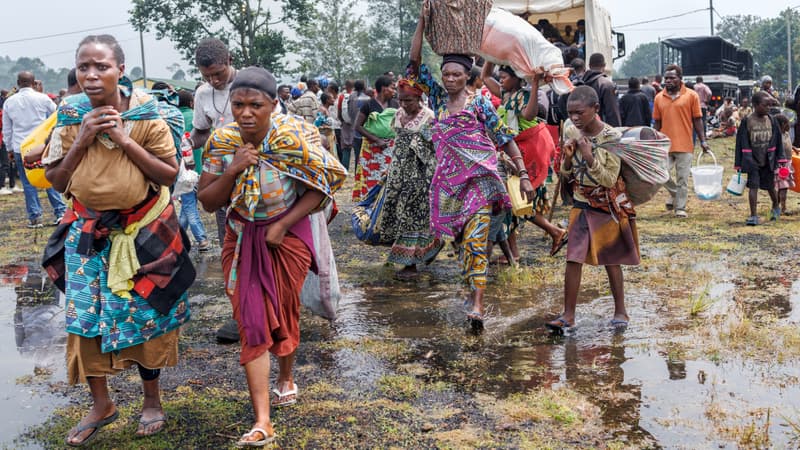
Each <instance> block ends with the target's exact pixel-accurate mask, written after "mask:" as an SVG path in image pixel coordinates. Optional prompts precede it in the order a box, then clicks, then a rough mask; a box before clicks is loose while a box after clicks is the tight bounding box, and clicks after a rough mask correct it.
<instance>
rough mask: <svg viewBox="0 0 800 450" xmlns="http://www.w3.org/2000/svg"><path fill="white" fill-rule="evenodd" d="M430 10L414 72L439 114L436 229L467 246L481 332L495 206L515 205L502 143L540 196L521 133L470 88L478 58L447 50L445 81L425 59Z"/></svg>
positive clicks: (524, 186) (525, 184) (529, 194)
mask: <svg viewBox="0 0 800 450" xmlns="http://www.w3.org/2000/svg"><path fill="white" fill-rule="evenodd" d="M426 14H427V11H425V8H424V7H423V8H422V11H421V12H420V21H419V24H418V25H417V30H416V32H415V34H414V37H413V39H412V42H411V51H410V59H411V61H410V63H409V66H408V70H407V78H409V79H412V80H414V81H415V82H417V83H419V84H421V85H424V86H425V87H426V90H427V91H428V99H429V101H430V105H431V107H432V110H433V113H434V126H433V144H434V146H435V148H436V160H437V166H436V171H435V173H434V176H433V180H432V181H431V194H430V202H431V231H432V232H433V233H434V236H435V237H441V236H449V237H451V238H453V239H455V240H456V242H458V243H460V244H461V249H460V255H461V258H460V259H461V264H462V275H463V276H464V278H465V280H466V281H467V283H468V284H469V286H470V288H471V294H470V296H469V298H468V299H467V301H466V302H465V303H466V305H467V311H468V312H467V320H468V321H469V322H470V324H471V325H472V328H473V329H475V330H480V329H482V328H483V291H484V289H485V288H486V274H487V270H488V265H489V264H488V263H489V261H488V259H489V258H488V253H487V250H488V236H489V222H490V217H491V214H492V210H493V209H498V210H499V209H502V208H507V207H509V206H510V202H509V199H508V195H507V193H506V188H505V185H504V184H503V181H502V180H501V178H500V176H499V175H498V173H497V152H496V150H495V143H496V144H497V146H499V147H500V148H501V149H502V150H504V151H505V152H506V153H507V154H508V156H510V157H511V159H512V161H513V164H514V165H515V166H516V167H515V168H516V169H517V170H516V172H517V173H518V174H519V175H520V192H522V194H523V195H524V196H525V197H526V198H527V199H528V200H529V201H533V197H534V190H533V186H531V182H530V179H529V177H528V173H527V171H526V170H525V165H524V162H523V160H522V155H521V154H520V152H519V148H517V146H516V144H515V143H514V132H513V131H512V130H511V129H509V128H508V127H507V126H505V125H504V124H503V123H502V121H500V118H499V117H498V116H497V112H496V111H495V109H494V107H493V106H492V104H491V103H490V102H489V101H488V100H486V98H485V97H483V96H480V95H476V94H474V93H473V94H470V93H469V91H468V90H467V80H468V79H469V73H470V70H471V69H472V65H473V61H472V58H471V57H469V56H466V55H454V54H450V55H445V56H444V59H443V62H442V82H443V83H442V84H443V85H444V86H442V84H439V83H438V82H437V81H436V80H434V79H433V77H432V76H431V74H430V71H429V70H428V68H427V67H426V66H425V65H422V64H421V60H422V37H423V32H424V29H425V17H427V15H426Z"/></svg>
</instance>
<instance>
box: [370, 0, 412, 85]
mask: <svg viewBox="0 0 800 450" xmlns="http://www.w3.org/2000/svg"><path fill="white" fill-rule="evenodd" d="M368 3H369V11H370V16H372V17H374V18H375V19H374V21H373V23H372V24H371V26H370V30H369V34H368V36H367V38H366V40H365V41H363V42H361V46H362V47H363V48H364V50H363V51H364V52H365V54H366V55H368V56H367V61H366V64H365V66H364V73H365V75H367V76H368V77H369V78H375V77H377V76H379V75H381V74H383V73H384V72H387V71H390V70H391V71H393V72H394V73H401V74H402V73H403V72H404V68H405V67H406V64H408V50H409V48H410V47H411V36H412V35H413V34H414V30H415V29H416V27H417V20H418V18H419V8H420V2H419V0H369V2H368Z"/></svg>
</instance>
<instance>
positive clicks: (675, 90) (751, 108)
mask: <svg viewBox="0 0 800 450" xmlns="http://www.w3.org/2000/svg"><path fill="white" fill-rule="evenodd" d="M425 21H426V16H425V14H424V13H423V14H421V15H420V20H419V23H418V26H417V29H416V31H415V33H414V35H413V38H412V41H411V43H410V44H411V48H410V52H409V62H408V66H407V67H406V69H405V72H404V73H403V74H402V76H401V77H396V76H395V74H394V73H393V72H386V73H385V74H384V75H382V76H380V77H378V78H377V79H375V80H374V83H373V85H372V86H371V87H370V86H368V85H367V83H366V81H364V80H344V81H343V83H342V84H339V83H338V82H336V81H333V80H328V79H327V78H324V77H322V78H313V77H311V78H306V77H303V78H301V80H300V81H299V82H297V83H296V84H294V85H288V84H280V85H279V84H278V82H277V81H276V79H275V77H274V76H273V75H272V74H271V73H270V72H269V71H267V70H266V69H263V68H260V67H246V68H237V67H235V66H234V65H233V62H232V57H231V53H230V51H229V49H228V48H227V46H226V45H225V44H224V43H223V42H222V41H221V40H219V39H216V38H207V39H204V40H201V41H200V42H198V44H197V47H196V51H195V64H196V66H197V69H198V71H199V72H200V74H201V75H202V78H203V83H202V84H200V85H199V86H198V87H197V89H196V90H195V91H194V92H190V91H180V90H179V91H177V92H176V90H175V89H173V88H172V87H171V86H169V85H168V84H165V83H162V84H156V85H153V86H152V89H149V90H141V89H135V88H133V86H132V84H131V83H130V80H128V78H127V77H126V76H125V55H124V52H123V50H122V48H121V47H120V45H119V43H118V42H117V41H116V39H115V38H113V37H112V36H109V35H92V36H88V37H86V38H85V39H83V40H82V41H81V42H80V44H79V45H78V48H77V51H76V58H75V59H76V60H75V68H74V69H73V70H72V72H71V74H70V78H69V80H68V85H69V89H68V90H65V91H64V92H61V93H59V96H57V97H53V98H51V97H50V96H47V95H45V94H43V93H41V92H37V88H36V79H35V77H34V74H32V73H30V72H20V73H19V75H18V78H17V87H16V89H15V90H14V92H13V93H8V92H4V94H3V101H4V104H3V108H2V111H3V122H2V123H3V129H2V130H3V132H4V135H3V139H2V141H3V143H4V146H3V151H4V152H8V153H10V154H13V159H11V158H9V157H8V156H7V155H6V154H0V162H2V164H0V179H2V180H3V181H5V178H6V176H7V177H8V179H9V188H6V187H5V186H2V189H0V194H9V193H11V192H13V191H19V190H20V189H19V188H18V187H17V185H16V182H15V178H16V177H15V176H14V174H12V170H10V167H9V165H8V163H9V161H12V162H13V163H14V164H15V166H16V169H17V171H16V175H17V176H18V179H19V183H20V184H21V185H22V190H24V192H25V202H26V209H27V214H28V221H29V226H30V227H41V226H43V224H44V221H43V218H42V216H43V212H42V208H41V205H40V204H39V198H38V191H37V187H36V186H34V185H33V184H31V182H30V180H29V179H28V178H29V176H30V175H31V174H32V172H31V171H34V170H41V171H44V176H45V178H46V181H47V183H48V187H47V193H48V199H49V201H50V204H51V206H52V209H53V214H54V222H53V224H54V225H57V227H56V229H55V231H54V233H53V236H52V237H51V239H50V241H49V242H48V245H47V248H46V250H45V255H44V258H43V261H44V266H45V268H46V269H47V272H48V274H49V275H50V276H51V278H52V279H53V280H54V282H55V284H56V285H57V286H58V287H59V289H61V290H62V291H64V292H65V294H66V327H67V333H68V341H67V368H68V380H69V381H70V383H81V382H85V383H87V384H88V386H89V390H90V393H91V397H92V406H91V409H90V410H89V412H88V413H87V414H86V416H85V417H83V418H82V419H81V420H80V422H79V423H78V424H77V425H76V426H75V428H73V429H72V430H71V431H70V432H69V435H68V436H67V438H66V444H67V445H70V446H81V445H85V444H87V443H89V442H91V441H92V440H93V439H94V438H95V437H96V435H97V433H98V431H99V430H100V429H101V428H102V427H104V426H106V425H108V424H110V423H112V422H114V421H115V420H116V419H117V418H118V416H119V413H118V410H117V407H116V405H115V403H114V401H113V399H112V398H111V396H110V394H109V388H108V383H107V377H108V376H110V375H114V374H117V373H119V372H120V371H122V370H124V369H126V368H128V367H131V366H133V365H136V366H137V368H138V371H139V374H140V377H141V380H142V386H143V393H144V401H143V404H142V411H141V417H140V421H139V426H138V429H137V431H136V433H137V435H142V436H148V435H152V434H155V433H158V432H160V431H161V430H162V429H163V428H164V425H165V423H166V421H167V417H166V415H165V414H164V411H163V409H162V407H161V401H160V394H159V375H160V371H161V369H163V368H165V367H168V366H174V365H175V364H176V362H177V359H178V340H179V329H180V327H181V326H182V325H183V324H185V323H186V322H187V321H188V320H189V319H190V309H189V302H188V298H187V289H188V288H189V286H191V284H192V282H193V281H194V278H195V271H194V268H193V265H192V260H191V258H190V256H189V252H190V249H191V248H192V247H193V246H194V247H196V248H197V250H199V251H208V250H209V249H211V247H212V245H213V244H212V241H213V239H211V238H209V235H208V233H207V232H206V229H205V227H204V225H203V222H202V220H201V216H200V211H199V208H200V206H202V208H203V209H205V210H206V211H208V212H210V213H212V214H214V216H215V220H216V227H217V230H216V231H217V233H216V241H217V242H218V245H219V248H220V249H221V264H222V269H223V272H224V274H225V293H226V294H227V296H228V297H229V299H230V303H231V306H232V317H233V319H232V320H229V321H227V322H226V323H225V324H224V325H223V326H222V327H221V328H220V329H219V330H218V334H217V337H218V338H219V339H220V340H221V341H227V342H237V341H238V342H239V343H240V346H241V353H240V364H241V365H242V366H243V368H244V371H245V374H246V378H247V383H248V388H249V392H250V399H251V402H252V406H253V410H254V412H255V422H254V424H253V426H252V428H251V430H250V431H249V432H248V433H246V434H245V435H243V436H242V437H241V439H240V440H239V441H238V442H237V444H238V445H239V446H245V447H249V446H263V445H265V444H267V443H269V442H271V441H272V440H274V439H275V432H274V430H273V428H272V424H271V421H270V408H271V407H273V408H274V407H284V406H288V405H291V404H293V403H295V402H296V401H297V400H298V386H297V384H296V383H295V380H294V375H293V365H294V360H295V354H296V350H297V347H298V344H299V340H300V323H299V309H300V300H299V297H300V292H301V290H302V289H303V285H304V282H305V280H306V277H307V274H308V273H309V271H313V272H317V271H318V269H319V266H320V257H321V256H320V255H321V249H320V248H319V243H318V242H317V241H318V239H315V234H314V233H317V232H318V231H317V230H319V229H320V227H319V226H318V225H319V222H320V220H321V221H322V224H323V227H322V229H323V230H324V222H325V221H326V220H328V219H330V218H331V217H330V215H331V213H330V211H331V210H332V209H336V208H334V207H331V204H332V203H333V200H334V193H336V192H337V191H338V190H339V189H341V188H342V186H343V185H344V182H345V180H346V179H347V177H348V176H352V183H353V184H352V186H353V187H352V192H351V193H350V195H349V196H350V198H351V200H352V202H353V205H354V208H353V224H354V232H355V234H356V236H357V237H358V238H359V239H362V240H364V241H367V242H370V243H373V244H374V243H381V244H385V245H388V246H391V250H390V251H389V255H388V262H390V263H394V264H397V265H399V266H400V269H399V270H398V272H397V273H396V277H397V279H399V280H402V281H413V280H415V279H416V278H417V277H418V274H419V272H418V267H419V266H420V265H424V264H430V263H431V262H432V261H434V260H435V259H436V257H437V255H438V254H439V253H440V251H441V250H442V249H443V248H444V247H446V246H447V243H448V242H449V243H451V246H452V251H453V253H454V254H457V255H458V258H457V260H458V264H459V266H460V270H461V274H462V276H463V279H464V282H465V284H466V285H467V286H468V287H469V295H468V296H467V298H466V299H465V300H464V309H465V311H464V313H465V317H466V320H467V322H468V324H469V327H470V328H471V329H472V330H474V331H476V332H479V331H480V330H482V329H483V327H484V321H485V319H486V317H485V311H486V307H485V304H486V299H485V298H484V292H485V289H486V286H487V275H488V269H489V265H490V261H492V247H493V244H498V246H499V247H500V248H501V250H502V252H503V256H502V257H499V258H498V262H503V261H504V262H506V263H508V264H512V265H513V264H517V262H518V261H519V259H520V256H521V250H522V249H521V248H520V245H519V244H518V239H517V234H518V233H519V230H520V229H521V227H522V226H524V225H525V224H526V223H527V222H530V223H532V224H534V225H536V226H537V227H538V228H540V229H542V230H544V231H545V232H546V233H547V235H548V236H549V237H550V239H551V248H550V252H549V254H550V255H551V256H557V255H558V254H559V252H560V250H561V249H562V248H564V247H566V257H565V258H566V269H565V275H564V309H563V312H562V313H561V314H560V315H558V317H556V318H554V319H552V320H549V321H547V322H546V323H545V324H544V325H545V326H546V327H547V328H548V329H550V330H552V331H553V332H556V333H563V332H565V331H568V330H569V329H571V328H572V327H573V326H574V325H575V316H576V305H577V299H578V293H579V288H580V284H581V273H582V270H583V266H584V265H585V264H589V265H593V266H604V267H605V270H606V272H607V275H608V281H609V285H610V290H611V293H612V296H613V299H614V314H613V316H612V317H611V318H610V322H609V326H610V327H613V328H614V329H617V330H622V329H624V328H625V327H627V325H628V322H629V320H630V318H629V316H628V313H627V311H626V308H625V293H624V279H623V270H622V266H623V265H637V264H639V261H640V252H639V239H638V231H637V227H636V211H635V206H636V205H634V204H633V203H632V201H631V200H630V196H629V195H627V194H628V191H627V189H628V187H626V183H625V181H624V180H623V177H622V175H621V170H622V166H623V163H622V161H621V159H620V157H619V156H617V155H616V154H615V153H613V152H611V151H608V150H607V148H606V144H608V143H617V142H620V140H621V138H622V133H623V132H624V130H625V129H627V128H630V127H645V128H646V132H642V135H645V134H649V135H653V136H655V135H656V133H658V132H661V133H663V134H664V135H666V136H667V137H668V138H669V140H670V152H669V164H670V166H671V168H673V169H674V172H675V174H674V176H673V177H672V179H670V181H669V182H668V183H667V184H666V189H667V191H668V193H669V197H668V200H667V203H666V208H667V209H668V210H672V211H674V216H675V217H676V218H686V217H688V212H687V198H688V186H689V182H688V178H689V169H690V168H691V165H692V160H693V155H694V151H695V145H696V144H697V145H699V147H700V148H701V150H702V151H708V150H709V147H708V143H707V138H709V137H714V136H715V135H716V133H718V132H720V133H722V134H725V135H733V134H736V136H737V137H736V167H737V169H740V170H741V171H742V172H744V173H747V175H748V182H747V186H748V187H749V188H750V197H749V200H750V208H751V214H750V217H749V218H748V219H747V224H748V225H757V224H758V223H759V218H758V216H757V213H756V202H757V197H758V190H759V189H764V190H767V191H768V192H769V195H770V198H771V200H772V208H771V213H770V218H771V219H775V220H777V218H778V217H779V216H780V214H781V213H782V212H785V211H786V190H787V189H788V188H790V187H792V185H791V180H792V178H791V176H789V177H788V178H787V177H786V176H785V175H786V173H785V172H786V171H787V170H791V166H790V165H789V164H787V160H790V159H791V149H792V137H791V136H790V128H791V121H790V120H789V118H787V117H785V116H782V115H777V116H776V115H772V114H771V112H770V108H771V107H774V106H775V105H777V99H776V98H775V97H774V96H773V94H772V93H771V91H770V87H769V86H768V85H767V84H766V82H767V81H771V80H766V79H765V80H764V81H765V83H764V84H762V87H761V89H760V90H759V92H757V93H756V94H755V95H753V97H752V102H751V104H750V105H748V104H747V103H745V102H744V101H742V103H741V104H740V107H739V108H738V109H736V107H735V106H733V105H732V103H730V102H726V103H725V104H724V105H723V106H721V107H720V109H719V110H717V111H716V112H713V114H714V115H715V116H717V117H718V123H719V124H721V127H722V129H721V130H711V131H709V132H707V126H706V124H707V123H708V119H707V118H708V116H709V115H711V114H712V112H711V111H710V109H709V98H710V95H711V94H710V90H709V89H708V87H707V86H705V84H704V83H703V82H702V79H700V78H698V80H697V82H696V83H695V84H694V86H693V88H690V87H689V86H687V85H686V84H685V83H684V82H683V74H682V71H681V67H679V66H677V65H669V66H667V67H666V70H665V72H664V74H663V78H662V75H661V74H659V75H656V77H655V81H654V82H652V83H650V82H649V80H647V79H638V78H632V79H630V81H629V85H628V88H629V89H628V91H627V92H626V93H625V94H624V95H623V96H622V97H621V98H618V96H617V90H616V87H615V85H614V83H613V81H612V80H611V79H610V78H609V77H608V76H607V70H606V61H605V58H604V57H603V55H602V54H599V53H597V54H592V55H589V57H588V70H587V68H586V67H585V66H586V63H585V62H584V59H583V57H584V53H583V51H584V49H585V45H584V44H585V30H584V28H583V23H582V21H580V22H578V23H577V30H575V31H574V32H573V31H572V29H571V27H570V29H569V30H565V32H566V34H567V36H566V38H564V37H562V36H561V35H560V34H559V33H558V30H555V32H554V31H553V30H554V29H555V28H554V27H553V26H552V25H550V24H549V23H547V22H546V21H545V22H541V21H540V22H539V23H538V24H537V26H538V27H539V28H540V29H541V30H542V32H543V33H544V34H545V36H546V37H547V38H548V39H549V40H550V41H551V42H553V43H559V44H561V45H558V46H559V47H562V49H563V54H564V64H565V65H567V66H569V67H571V68H572V69H573V70H572V75H571V79H572V82H573V84H574V85H576V86H575V88H574V90H573V91H572V92H571V93H570V94H568V95H562V96H558V95H556V94H555V93H554V92H553V91H552V90H549V89H543V88H542V87H543V86H544V85H545V84H546V83H547V82H549V81H551V80H552V78H551V75H550V74H548V73H547V72H545V71H544V70H537V72H536V73H535V74H534V76H532V77H529V78H528V79H524V78H522V77H520V76H518V74H517V72H516V71H515V70H514V69H513V68H511V67H506V66H501V67H495V66H494V65H493V64H491V63H489V62H485V61H476V60H475V59H474V58H473V57H471V56H468V55H464V54H445V55H443V58H442V63H441V66H440V67H439V69H440V72H441V76H440V78H439V79H437V77H435V76H434V75H433V71H432V70H431V67H429V66H428V65H426V64H423V62H422V45H423V38H424V30H425V25H426V23H425ZM478 64H480V65H478ZM731 121H732V122H731ZM728 124H731V126H732V127H733V128H734V130H733V131H732V132H730V131H729V130H728V128H727V126H728ZM620 127H623V128H620ZM651 127H652V128H651ZM40 129H42V130H44V132H43V133H44V136H45V138H44V139H43V140H42V142H41V144H40V145H38V146H35V147H32V148H28V147H26V146H25V145H23V141H24V140H25V139H26V138H27V137H28V136H29V135H31V134H36V133H39V131H36V130H40ZM34 132H35V133H34ZM796 138H797V136H795V139H796ZM351 160H352V161H353V164H352V166H351V164H350V162H351ZM184 171H196V173H197V174H198V175H199V181H198V182H197V185H196V188H195V189H190V190H189V191H188V192H183V193H181V194H178V195H173V193H172V192H171V189H172V187H173V186H174V185H175V182H176V178H178V179H180V178H181V177H182V175H181V174H182V173H184ZM548 180H553V181H554V182H555V184H556V188H555V189H554V190H552V192H550V191H548ZM511 193H515V194H518V196H519V197H520V198H521V199H522V202H523V203H527V204H529V205H532V208H530V209H529V210H528V212H527V213H525V214H523V215H520V216H517V215H515V214H513V213H512V210H513V209H512V202H511V197H513V196H510V194H511ZM558 195H561V197H562V204H565V205H568V206H571V210H570V212H569V219H568V221H567V222H566V224H565V225H561V226H559V225H557V224H554V223H551V221H550V219H549V218H548V217H547V213H548V212H549V210H550V208H552V207H553V206H554V204H555V203H556V202H555V199H554V198H553V197H555V196H558ZM348 212H349V211H348ZM320 217H322V219H320ZM188 231H190V232H191V234H192V235H193V236H194V241H195V243H194V245H192V243H191V239H190V238H189V234H188ZM378 236H379V238H378ZM365 245H366V244H365ZM270 354H273V355H275V356H276V358H277V362H278V366H279V374H278V378H277V385H276V386H275V389H274V390H272V392H270V383H269V372H270Z"/></svg>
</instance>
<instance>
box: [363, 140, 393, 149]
mask: <svg viewBox="0 0 800 450" xmlns="http://www.w3.org/2000/svg"><path fill="white" fill-rule="evenodd" d="M367 140H368V141H369V143H370V144H372V145H374V146H375V147H380V148H386V147H388V146H389V141H388V140H386V139H380V138H375V139H369V138H368V139H367Z"/></svg>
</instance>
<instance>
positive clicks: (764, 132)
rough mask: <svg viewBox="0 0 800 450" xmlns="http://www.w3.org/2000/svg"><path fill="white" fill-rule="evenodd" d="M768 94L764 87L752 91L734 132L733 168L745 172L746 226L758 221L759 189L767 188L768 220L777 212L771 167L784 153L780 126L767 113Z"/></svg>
mask: <svg viewBox="0 0 800 450" xmlns="http://www.w3.org/2000/svg"><path fill="white" fill-rule="evenodd" d="M771 98H772V96H770V95H769V94H768V93H766V92H764V91H758V92H756V93H755V94H753V99H752V103H753V113H752V114H750V115H749V116H747V117H746V118H744V119H742V122H741V124H739V131H738V132H737V133H736V152H735V161H734V168H735V169H737V170H741V171H742V172H743V173H746V174H747V187H748V188H749V189H750V192H749V195H748V201H749V203H750V216H749V217H748V218H747V221H745V224H747V225H749V226H755V225H758V224H759V220H758V212H757V206H758V190H759V189H763V190H765V191H767V193H769V198H770V200H772V209H771V210H770V214H769V220H778V217H780V215H781V209H780V207H779V205H778V194H777V193H776V192H775V171H776V170H777V168H778V159H783V158H784V157H785V156H784V150H783V138H782V133H781V129H780V127H779V126H778V122H777V120H776V119H775V118H773V117H771V116H770V115H769V107H770V99H771Z"/></svg>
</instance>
